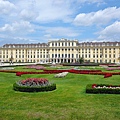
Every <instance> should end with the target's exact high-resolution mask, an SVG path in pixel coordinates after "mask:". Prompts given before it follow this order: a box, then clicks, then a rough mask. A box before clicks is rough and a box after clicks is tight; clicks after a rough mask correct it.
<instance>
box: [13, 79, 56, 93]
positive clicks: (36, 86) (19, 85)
mask: <svg viewBox="0 0 120 120" xmlns="http://www.w3.org/2000/svg"><path fill="white" fill-rule="evenodd" d="M13 89H14V90H16V91H21V92H40V91H52V90H55V89H56V84H54V83H50V82H49V81H48V80H47V79H45V78H27V79H25V80H21V81H18V82H16V83H14V84H13Z"/></svg>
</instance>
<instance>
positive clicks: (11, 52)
mask: <svg viewBox="0 0 120 120" xmlns="http://www.w3.org/2000/svg"><path fill="white" fill-rule="evenodd" d="M80 58H83V59H84V60H85V61H86V62H94V63H120V42H83V43H80V42H78V40H67V39H60V40H51V41H48V43H37V44H5V45H3V46H2V47H0V61H1V62H2V61H4V62H10V60H12V61H13V62H35V63H40V62H43V63H46V62H52V63H74V62H77V61H79V59H80Z"/></svg>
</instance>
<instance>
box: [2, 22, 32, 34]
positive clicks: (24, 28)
mask: <svg viewBox="0 0 120 120" xmlns="http://www.w3.org/2000/svg"><path fill="white" fill-rule="evenodd" d="M0 31H1V32H6V31H7V32H15V33H16V34H17V32H21V33H24V32H25V33H26V32H33V31H34V29H33V28H32V25H31V24H30V22H28V21H20V22H14V23H12V24H11V25H10V24H5V25H4V26H3V27H1V28H0Z"/></svg>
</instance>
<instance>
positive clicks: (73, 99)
mask: <svg viewBox="0 0 120 120" xmlns="http://www.w3.org/2000/svg"><path fill="white" fill-rule="evenodd" d="M16 69H17V70H20V71H22V67H20V68H19V67H17V68H16ZM32 71H33V70H32ZM28 77H31V78H47V79H48V80H49V81H50V82H54V83H56V86H57V89H56V90H54V91H50V92H37V93H26V92H17V91H14V90H13V89H12V87H13V83H14V82H16V81H18V80H22V79H25V78H28ZM94 83H96V84H120V76H119V75H113V76H112V77H109V78H104V77H103V76H102V75H81V74H72V73H69V74H68V75H67V76H66V77H65V78H55V77H54V74H49V75H46V74H41V75H40V74H36V75H35V74H33V75H32V74H30V75H22V76H21V77H18V76H16V75H15V73H0V120H113V119H114V120H119V119H120V95H116V94H86V93H85V88H86V85H87V84H94Z"/></svg>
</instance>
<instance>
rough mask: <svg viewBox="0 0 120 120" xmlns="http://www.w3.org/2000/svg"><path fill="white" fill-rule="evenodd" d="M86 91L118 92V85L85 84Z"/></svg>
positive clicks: (119, 89) (119, 90)
mask: <svg viewBox="0 0 120 120" xmlns="http://www.w3.org/2000/svg"><path fill="white" fill-rule="evenodd" d="M102 87H103V88H102ZM116 87H117V88H116ZM86 93H93V94H120V85H108V84H88V85H87V86H86Z"/></svg>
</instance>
